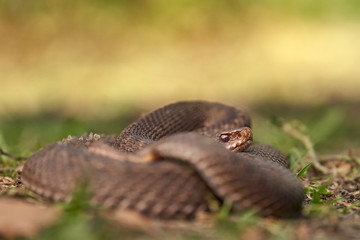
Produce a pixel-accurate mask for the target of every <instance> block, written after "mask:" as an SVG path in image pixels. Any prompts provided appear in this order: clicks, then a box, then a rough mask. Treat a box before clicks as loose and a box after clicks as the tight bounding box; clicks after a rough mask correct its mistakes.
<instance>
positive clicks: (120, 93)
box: [0, 0, 360, 150]
mask: <svg viewBox="0 0 360 240" xmlns="http://www.w3.org/2000/svg"><path fill="white" fill-rule="evenodd" d="M359 62H360V1H358V0H348V1H340V0H317V1H311V0H293V1H287V0H253V1H248V0H223V1H218V0H196V1H194V0H191V1H190V0H175V1H166V0H117V1H115V0H87V1H85V0H62V1H52V0H43V1H23V0H11V1H10V0H0V119H1V120H0V124H1V125H2V126H0V130H1V131H0V133H1V134H0V143H1V144H2V146H3V147H4V146H7V148H10V149H11V148H12V147H13V146H17V147H16V149H31V150H34V149H36V148H37V147H39V146H41V145H43V144H44V142H42V141H41V140H39V139H46V140H45V142H46V143H47V142H50V141H52V140H58V139H61V138H62V137H64V136H63V135H64V132H69V133H71V134H79V133H81V132H82V131H91V130H94V131H105V132H113V133H114V132H115V133H116V132H119V131H120V130H121V129H122V128H123V126H125V125H126V124H127V123H128V122H129V121H130V120H132V119H133V118H134V117H135V116H138V115H137V114H139V113H140V112H144V111H150V110H152V109H154V108H155V107H158V106H161V105H165V104H167V103H170V102H174V101H178V100H193V99H203V100H210V101H221V102H225V103H229V104H232V105H236V106H243V107H245V108H247V109H258V112H265V113H267V114H268V115H270V114H275V115H276V116H279V117H283V116H284V115H287V114H289V112H290V113H291V114H292V116H294V117H295V118H301V117H302V116H304V115H306V116H308V115H307V113H309V111H310V112H311V113H318V114H320V115H315V117H309V118H315V119H319V118H320V119H323V121H324V122H325V125H321V124H323V122H321V121H319V122H317V124H314V128H316V127H317V128H319V127H320V128H321V127H327V126H331V127H334V126H336V127H334V128H337V129H339V128H340V126H341V124H343V121H345V120H349V121H351V120H352V122H350V123H349V124H350V125H349V124H348V127H347V130H343V131H342V132H341V131H340V132H339V131H338V132H337V134H338V135H341V136H346V135H349V136H350V135H351V136H352V137H349V139H347V143H348V142H351V144H354V139H357V136H356V133H355V132H356V131H354V126H355V122H357V121H358V119H359V118H360V117H359V114H357V113H356V112H359V109H360V107H359V104H358V102H359V98H360V97H359V90H360V67H359ZM339 104H340V105H339ZM338 105H339V106H338ZM350 105H351V107H350V108H349V107H348V106H350ZM269 106H273V107H269ZM274 106H275V107H274ZM324 106H325V107H324ZM259 109H260V110H259ZM319 109H320V110H319ZM324 109H325V110H324ZM274 111H275V112H274ZM255 115H256V114H255ZM39 116H40V117H39ZM44 116H45V117H44ZM119 116H120V117H119ZM311 116H313V115H311ZM116 118H120V120H121V121H119V122H120V123H119V124H117V123H116V121H115V120H114V121H109V122H107V119H116ZM49 119H50V120H51V121H53V122H52V123H51V124H50V123H49ZM59 119H62V120H59ZM64 119H65V120H64ZM94 119H95V120H96V119H97V120H99V119H101V121H102V122H101V124H102V125H105V126H106V127H102V125H100V124H98V122H96V121H95V120H94ZM255 119H256V116H255ZM329 119H330V120H329ZM356 119H357V120H356ZM301 120H302V119H301ZM54 121H55V124H53V123H54ZM92 121H95V122H92ZM255 122H256V120H255ZM85 123H86V124H85ZM84 124H85V125H84ZM326 124H328V125H326ZM259 125H261V126H259V128H261V127H262V128H265V127H266V126H265V125H263V124H259ZM64 126H65V127H64ZM80 126H82V127H80ZM90 126H92V127H90ZM356 126H358V125H356ZM322 137H323V138H327V137H328V135H326V134H325V135H324V134H323V135H322ZM335 137H336V136H335V135H334V138H333V139H336V138H335ZM1 139H2V140H1ZM343 139H344V137H343ZM342 141H343V140H342ZM19 142H20V143H19ZM356 144H358V143H356ZM326 146H332V145H326Z"/></svg>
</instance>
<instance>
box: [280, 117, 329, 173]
mask: <svg viewBox="0 0 360 240" xmlns="http://www.w3.org/2000/svg"><path fill="white" fill-rule="evenodd" d="M282 129H283V131H284V132H285V133H287V134H289V135H290V136H292V137H293V138H295V139H297V140H299V141H300V142H302V143H303V144H304V146H305V147H306V148H307V150H308V155H309V157H310V158H311V160H312V163H313V166H314V167H315V169H317V170H319V171H320V172H322V173H324V174H327V173H329V170H328V169H327V168H326V167H324V166H322V165H321V163H320V161H319V158H318V156H317V155H316V153H315V150H314V146H313V144H312V142H311V140H310V138H309V137H308V136H306V135H304V134H302V133H301V132H299V131H298V130H296V129H295V128H294V127H293V126H291V124H289V123H284V124H283V125H282Z"/></svg>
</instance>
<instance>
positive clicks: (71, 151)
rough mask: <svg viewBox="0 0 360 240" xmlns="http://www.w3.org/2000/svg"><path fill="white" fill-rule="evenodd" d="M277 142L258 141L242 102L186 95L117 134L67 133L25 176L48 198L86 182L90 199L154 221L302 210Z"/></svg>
mask: <svg viewBox="0 0 360 240" xmlns="http://www.w3.org/2000/svg"><path fill="white" fill-rule="evenodd" d="M289 166H290V165H289V160H288V158H287V156H286V155H285V154H284V153H283V152H281V151H280V150H278V149H277V148H275V147H273V146H271V145H267V144H261V143H253V135H252V128H251V119H250V116H249V115H248V113H247V112H246V111H244V110H242V109H240V108H236V107H233V106H229V105H225V104H222V103H216V102H207V101H183V102H176V103H172V104H169V105H166V106H163V107H160V108H158V109H156V110H154V111H152V112H150V113H148V114H145V115H144V116H142V117H140V118H139V119H137V120H136V121H134V122H133V123H131V124H130V125H129V126H127V127H126V128H124V130H123V131H121V133H120V134H119V135H115V134H114V135H101V134H92V133H90V134H84V135H82V136H79V137H72V136H69V137H67V138H65V139H63V140H62V141H58V142H55V143H52V144H50V145H47V146H45V147H43V148H42V149H40V150H39V151H37V152H35V153H34V154H33V155H31V156H30V157H29V158H28V159H27V161H26V162H25V164H24V167H23V171H22V175H21V179H22V182H23V184H24V185H25V186H26V187H27V188H28V189H30V190H31V191H33V192H35V193H37V194H38V195H40V196H42V197H45V198H47V199H49V200H51V201H55V202H59V201H70V200H71V199H72V197H73V194H74V192H75V191H76V190H77V189H78V188H79V185H81V184H84V183H85V184H86V187H87V190H88V192H89V196H90V197H89V198H90V201H91V202H94V203H98V204H101V205H102V206H104V207H106V208H109V209H126V210H131V211H134V212H137V213H140V214H141V215H143V216H146V217H149V218H156V219H194V218H196V216H198V214H199V213H202V212H205V213H206V212H210V213H212V212H214V211H215V210H214V208H213V207H211V205H213V204H212V203H214V202H216V203H217V204H218V205H219V206H220V208H221V206H224V205H225V204H226V205H227V206H230V209H231V212H241V211H244V210H247V209H253V210H255V211H256V212H258V213H260V214H261V215H263V216H274V217H289V216H295V215H297V214H299V212H301V209H302V202H303V199H304V189H303V186H302V183H301V181H300V180H299V179H298V177H297V176H296V175H295V174H294V173H292V172H291V171H290V170H289Z"/></svg>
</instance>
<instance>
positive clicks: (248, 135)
mask: <svg viewBox="0 0 360 240" xmlns="http://www.w3.org/2000/svg"><path fill="white" fill-rule="evenodd" d="M217 138H218V141H219V142H221V143H222V144H224V145H225V148H226V149H229V150H231V151H235V152H241V151H244V150H245V149H247V148H248V147H249V146H250V145H251V143H252V141H253V137H252V131H251V129H250V128H248V127H242V128H236V129H233V130H231V131H224V132H221V133H220V134H218V136H217Z"/></svg>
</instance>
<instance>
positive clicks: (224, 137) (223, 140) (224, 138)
mask: <svg viewBox="0 0 360 240" xmlns="http://www.w3.org/2000/svg"><path fill="white" fill-rule="evenodd" d="M220 139H221V141H222V142H224V143H226V142H228V141H229V140H230V138H229V136H228V135H221V136H220Z"/></svg>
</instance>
